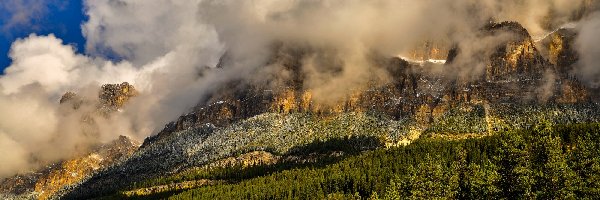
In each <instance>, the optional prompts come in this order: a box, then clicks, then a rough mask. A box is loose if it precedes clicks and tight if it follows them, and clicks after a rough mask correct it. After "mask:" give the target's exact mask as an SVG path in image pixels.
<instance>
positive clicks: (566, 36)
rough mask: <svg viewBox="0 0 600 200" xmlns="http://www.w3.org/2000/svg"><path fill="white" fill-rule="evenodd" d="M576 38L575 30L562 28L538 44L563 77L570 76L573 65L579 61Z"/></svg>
mask: <svg viewBox="0 0 600 200" xmlns="http://www.w3.org/2000/svg"><path fill="white" fill-rule="evenodd" d="M576 37H577V32H576V31H575V30H574V29H569V28H560V29H558V30H556V31H554V32H552V33H551V34H549V35H547V36H546V37H545V38H543V39H542V40H540V41H538V42H537V43H536V45H537V46H538V49H539V50H540V53H541V54H542V55H543V56H544V57H545V58H548V61H549V62H550V63H551V64H553V65H554V66H555V70H556V72H557V73H558V74H559V75H560V76H562V77H568V76H570V75H569V73H571V71H572V70H573V64H575V62H577V60H578V59H579V57H578V55H577V50H576V49H575V46H574V44H575V38H576Z"/></svg>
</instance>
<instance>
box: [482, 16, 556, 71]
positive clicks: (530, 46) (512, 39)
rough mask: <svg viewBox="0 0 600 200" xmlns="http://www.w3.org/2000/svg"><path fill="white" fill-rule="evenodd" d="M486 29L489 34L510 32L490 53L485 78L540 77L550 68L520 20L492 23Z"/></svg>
mask: <svg viewBox="0 0 600 200" xmlns="http://www.w3.org/2000/svg"><path fill="white" fill-rule="evenodd" d="M486 31H487V33H489V34H490V35H499V34H508V36H507V37H509V39H507V40H505V42H501V43H500V44H498V46H497V47H496V48H495V51H493V53H492V54H491V56H490V58H489V63H488V65H487V67H486V70H485V80H486V81H515V80H522V79H541V78H542V76H543V74H544V72H545V71H546V69H548V68H550V65H549V64H548V63H546V61H545V60H544V58H543V57H542V56H541V54H540V53H539V51H538V50H537V48H536V46H535V43H534V41H533V40H532V38H531V36H530V35H529V32H528V31H527V29H525V28H524V27H523V26H522V25H521V24H519V23H518V22H500V23H491V24H490V25H488V26H487V27H486ZM500 37H502V36H500Z"/></svg>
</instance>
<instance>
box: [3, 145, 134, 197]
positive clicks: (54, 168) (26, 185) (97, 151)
mask: <svg viewBox="0 0 600 200" xmlns="http://www.w3.org/2000/svg"><path fill="white" fill-rule="evenodd" d="M138 146H139V144H137V143H136V142H135V141H132V140H131V139H129V138H127V137H125V136H120V137H119V138H118V139H116V140H114V141H111V142H109V143H107V144H102V145H99V146H97V147H95V148H93V150H92V151H91V152H90V153H88V154H85V155H82V156H78V157H75V158H72V159H68V160H64V161H61V162H58V163H54V164H51V165H48V166H46V167H44V168H43V169H41V170H39V171H36V172H31V173H28V174H21V175H17V176H14V177H10V178H7V179H4V180H2V182H1V183H0V194H2V195H0V197H2V199H12V198H15V199H20V198H26V199H28V198H37V199H51V198H53V197H54V196H53V195H55V194H56V193H57V192H58V191H60V190H61V189H63V188H68V187H70V186H72V185H73V184H76V183H78V182H81V181H84V180H86V179H87V178H89V177H90V176H92V174H94V173H95V172H97V171H98V170H101V169H103V168H106V167H107V166H109V165H111V164H113V163H115V162H117V161H118V160H121V159H125V158H127V157H129V156H130V155H131V154H132V153H133V152H134V151H135V150H136V149H137V147H138Z"/></svg>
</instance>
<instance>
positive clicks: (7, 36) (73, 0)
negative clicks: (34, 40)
mask: <svg viewBox="0 0 600 200" xmlns="http://www.w3.org/2000/svg"><path fill="white" fill-rule="evenodd" d="M0 1H2V2H0V71H1V72H2V73H3V72H4V69H5V68H6V67H8V66H9V65H10V63H11V60H10V59H9V57H8V54H9V51H10V46H11V44H12V43H13V42H14V41H15V40H16V39H18V38H24V37H27V36H28V35H29V34H32V33H35V34H38V35H48V34H54V35H56V37H58V38H60V39H62V40H63V43H65V44H71V45H73V46H75V47H76V49H77V52H79V53H82V52H84V51H85V38H84V37H83V35H82V32H81V24H82V23H83V22H84V21H85V20H86V16H85V14H84V10H83V2H82V1H83V0H69V1H64V0H0Z"/></svg>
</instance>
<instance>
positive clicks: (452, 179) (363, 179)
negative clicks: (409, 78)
mask: <svg viewBox="0 0 600 200" xmlns="http://www.w3.org/2000/svg"><path fill="white" fill-rule="evenodd" d="M346 140H348V141H345V140H332V141H330V142H329V143H327V144H325V143H320V144H309V145H306V146H305V147H306V148H304V149H303V150H302V148H298V149H297V150H296V151H294V152H296V154H298V155H303V154H306V153H307V152H306V151H315V152H320V153H321V154H323V153H324V152H328V151H331V152H333V151H339V150H340V149H345V148H348V146H347V144H348V142H350V143H355V144H362V143H364V144H368V145H371V146H375V145H376V143H377V140H375V139H373V138H369V137H355V138H351V137H350V138H346ZM361 142H362V143H361ZM344 144H346V146H344ZM338 145H342V146H338ZM348 149H349V151H348V152H347V153H345V154H344V156H341V157H327V156H326V157H323V158H322V159H320V160H319V161H317V162H314V163H308V164H297V165H293V164H290V163H278V164H275V165H259V166H253V167H247V168H243V167H227V168H215V169H210V170H199V171H197V172H196V173H192V174H187V176H178V178H174V177H163V178H157V179H154V180H152V181H149V182H146V183H144V184H142V183H140V184H137V183H136V186H137V187H144V186H149V185H156V184H159V183H172V182H178V181H185V180H193V179H210V180H222V182H219V183H218V184H214V185H208V186H203V187H198V188H194V189H188V190H178V191H169V192H166V193H154V194H151V195H149V196H125V195H123V194H122V193H121V194H117V195H114V196H111V197H108V199H111V198H130V199H136V198H144V199H148V198H167V197H168V198H169V199H431V198H435V199H594V198H597V197H598V196H600V124H574V125H551V124H550V123H545V124H544V123H542V124H539V125H537V126H534V127H531V128H529V129H524V130H514V131H506V132H500V133H498V134H495V135H493V136H487V137H481V138H471V139H465V140H456V141H449V140H442V139H434V138H422V139H419V140H417V141H415V142H414V143H412V144H410V145H408V146H404V147H393V148H389V149H383V148H379V149H371V150H364V149H360V148H348ZM132 187H133V186H132Z"/></svg>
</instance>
